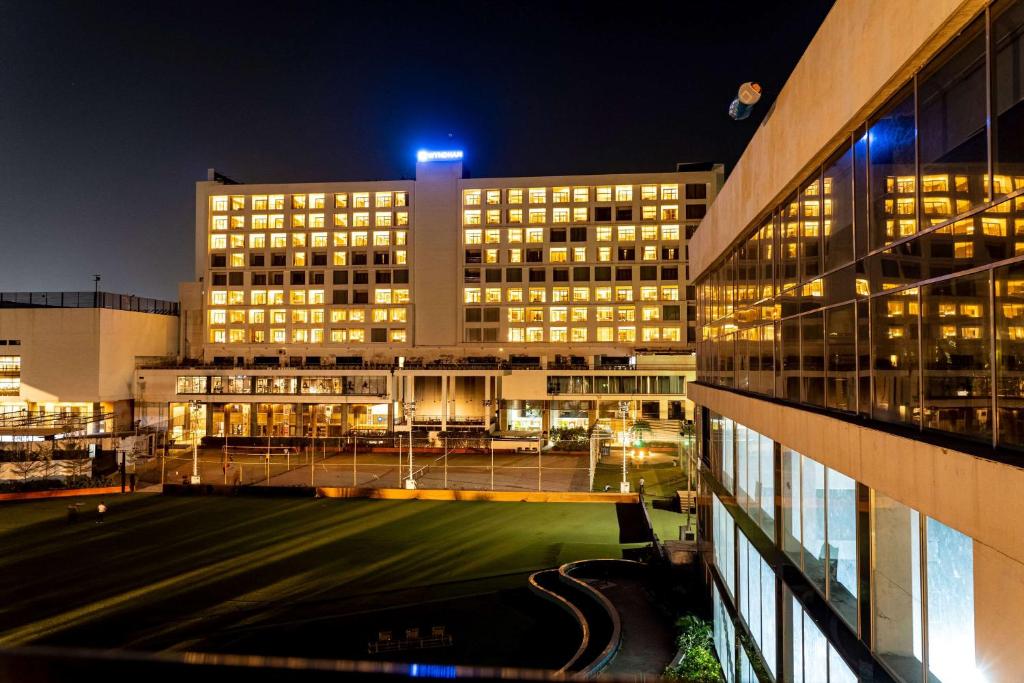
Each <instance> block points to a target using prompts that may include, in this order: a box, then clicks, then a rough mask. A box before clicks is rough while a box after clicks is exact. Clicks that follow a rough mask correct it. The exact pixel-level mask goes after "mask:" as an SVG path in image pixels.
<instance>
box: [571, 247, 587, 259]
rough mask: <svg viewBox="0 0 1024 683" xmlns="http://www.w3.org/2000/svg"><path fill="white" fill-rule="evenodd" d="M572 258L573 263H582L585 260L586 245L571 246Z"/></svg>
mask: <svg viewBox="0 0 1024 683" xmlns="http://www.w3.org/2000/svg"><path fill="white" fill-rule="evenodd" d="M572 260H573V262H574V263H582V262H583V261H586V260H587V248H586V247H573V248H572Z"/></svg>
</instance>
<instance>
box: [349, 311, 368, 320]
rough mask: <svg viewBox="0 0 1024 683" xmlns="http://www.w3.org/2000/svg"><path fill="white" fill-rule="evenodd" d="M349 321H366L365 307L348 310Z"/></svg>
mask: <svg viewBox="0 0 1024 683" xmlns="http://www.w3.org/2000/svg"><path fill="white" fill-rule="evenodd" d="M348 319H349V322H353V323H365V322H366V311H364V310H363V309H361V308H359V309H355V310H352V311H349V312H348Z"/></svg>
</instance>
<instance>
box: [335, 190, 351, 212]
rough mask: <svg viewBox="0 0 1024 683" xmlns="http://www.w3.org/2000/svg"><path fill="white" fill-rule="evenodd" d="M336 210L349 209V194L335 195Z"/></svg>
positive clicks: (339, 193) (340, 193)
mask: <svg viewBox="0 0 1024 683" xmlns="http://www.w3.org/2000/svg"><path fill="white" fill-rule="evenodd" d="M334 208H336V209H347V208H348V193H347V192H338V193H337V194H335V195H334Z"/></svg>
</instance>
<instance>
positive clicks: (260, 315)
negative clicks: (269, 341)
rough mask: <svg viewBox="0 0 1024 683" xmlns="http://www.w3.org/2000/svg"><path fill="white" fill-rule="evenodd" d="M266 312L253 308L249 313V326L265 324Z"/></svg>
mask: <svg viewBox="0 0 1024 683" xmlns="http://www.w3.org/2000/svg"><path fill="white" fill-rule="evenodd" d="M266 318H267V316H266V312H265V311H263V309H260V308H254V309H251V310H250V311H249V324H250V325H262V324H263V323H264V322H266Z"/></svg>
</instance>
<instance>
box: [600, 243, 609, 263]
mask: <svg viewBox="0 0 1024 683" xmlns="http://www.w3.org/2000/svg"><path fill="white" fill-rule="evenodd" d="M597 260H598V261H600V262H601V263H607V262H608V261H611V260H612V248H611V247H598V248H597Z"/></svg>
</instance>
